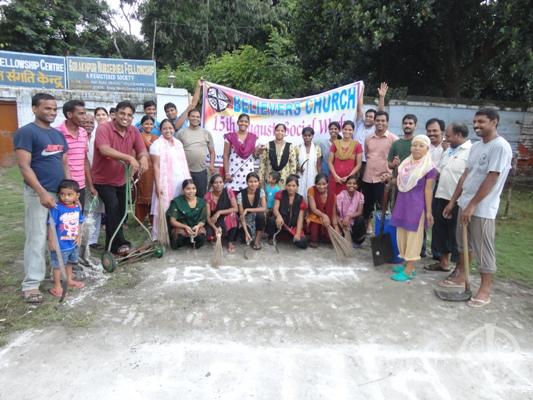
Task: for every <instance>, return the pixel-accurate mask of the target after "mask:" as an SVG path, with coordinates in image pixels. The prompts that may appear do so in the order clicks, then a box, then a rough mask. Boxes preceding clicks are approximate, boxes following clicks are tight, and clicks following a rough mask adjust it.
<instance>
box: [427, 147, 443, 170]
mask: <svg viewBox="0 0 533 400" xmlns="http://www.w3.org/2000/svg"><path fill="white" fill-rule="evenodd" d="M443 152H444V149H443V148H442V143H440V144H439V145H438V146H433V145H432V144H430V145H429V155H430V156H431V160H433V165H434V166H435V167H437V166H438V165H439V163H440V159H441V157H442V153H443Z"/></svg>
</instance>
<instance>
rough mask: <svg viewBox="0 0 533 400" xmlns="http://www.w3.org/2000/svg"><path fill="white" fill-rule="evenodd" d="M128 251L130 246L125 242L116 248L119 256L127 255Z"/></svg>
mask: <svg viewBox="0 0 533 400" xmlns="http://www.w3.org/2000/svg"><path fill="white" fill-rule="evenodd" d="M130 251H131V249H130V246H128V245H127V244H123V245H122V246H120V247H119V248H118V249H117V254H118V255H119V256H125V255H127V254H128V253H129V252H130Z"/></svg>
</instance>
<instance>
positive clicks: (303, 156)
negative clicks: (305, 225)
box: [298, 126, 322, 201]
mask: <svg viewBox="0 0 533 400" xmlns="http://www.w3.org/2000/svg"><path fill="white" fill-rule="evenodd" d="M314 136H315V130H314V129H313V128H311V127H310V126H308V127H305V128H304V129H303V130H302V139H303V141H304V142H303V143H302V144H301V145H300V146H299V147H298V174H299V175H300V186H299V188H298V193H300V195H302V196H303V198H304V199H305V200H306V201H307V190H308V189H309V188H311V187H312V186H313V184H314V182H315V177H316V175H317V174H318V173H320V170H321V168H322V150H321V149H320V146H315V144H314V143H313V137H314Z"/></svg>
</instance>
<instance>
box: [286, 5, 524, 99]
mask: <svg viewBox="0 0 533 400" xmlns="http://www.w3.org/2000/svg"><path fill="white" fill-rule="evenodd" d="M528 3H530V1H528V0H506V1H501V0H500V1H498V0H485V1H481V0H440V1H436V0H417V1H415V0H411V1H403V0H366V1H364V2H362V1H358V2H355V1H351V0H341V1H321V0H301V1H298V2H297V5H296V11H295V17H294V24H293V25H292V27H293V34H294V38H295V44H296V49H297V51H298V56H299V58H300V59H301V61H302V66H303V68H304V71H305V75H306V77H307V78H308V79H310V80H311V81H312V82H313V83H314V86H315V87H316V88H330V87H332V86H336V85H339V84H342V83H346V82H347V81H350V80H353V79H364V80H366V81H370V82H371V83H374V84H377V82H379V81H381V80H387V81H389V82H390V83H391V85H393V86H395V87H407V88H408V89H409V93H410V94H417V95H426V96H428V95H429V96H446V97H459V96H465V97H480V96H483V97H484V96H487V95H490V96H494V97H497V98H500V99H520V100H528V99H531V90H532V87H531V86H532V81H531V79H532V78H531V76H532V72H533V70H532V64H533V62H532V51H531V43H532V42H533V40H532V39H533V36H532V34H531V30H532V28H531V27H532V26H533V23H532V16H531V13H529V12H527V10H529V9H530V5H528ZM508 74H511V76H512V79H509V75H508ZM320 86H321V87H320ZM519 88H522V89H524V88H525V90H522V92H521V93H520V92H519V90H517V89H519Z"/></svg>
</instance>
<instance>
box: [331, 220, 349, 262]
mask: <svg viewBox="0 0 533 400" xmlns="http://www.w3.org/2000/svg"><path fill="white" fill-rule="evenodd" d="M328 233H329V238H330V239H331V244H332V245H333V248H334V249H335V252H336V253H337V257H339V258H343V257H351V256H353V247H352V243H351V241H350V240H346V238H345V237H344V236H342V235H341V234H340V233H339V232H337V231H336V230H335V229H334V228H333V227H332V226H331V225H330V226H328Z"/></svg>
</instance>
